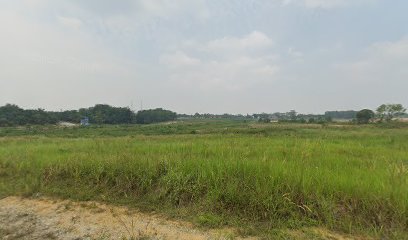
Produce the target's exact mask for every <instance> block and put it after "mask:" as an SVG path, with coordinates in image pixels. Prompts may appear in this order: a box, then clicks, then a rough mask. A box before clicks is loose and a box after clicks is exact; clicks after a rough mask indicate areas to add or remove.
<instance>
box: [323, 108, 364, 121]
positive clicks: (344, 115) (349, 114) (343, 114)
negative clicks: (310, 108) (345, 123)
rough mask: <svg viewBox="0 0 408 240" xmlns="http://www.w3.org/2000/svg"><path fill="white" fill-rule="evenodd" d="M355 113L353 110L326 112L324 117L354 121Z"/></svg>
mask: <svg viewBox="0 0 408 240" xmlns="http://www.w3.org/2000/svg"><path fill="white" fill-rule="evenodd" d="M356 114H357V112H356V111H353V110H348V111H327V112H325V113H324V115H325V116H326V117H331V118H332V119H354V118H355V117H356Z"/></svg>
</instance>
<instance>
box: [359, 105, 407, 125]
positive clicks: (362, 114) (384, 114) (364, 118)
mask: <svg viewBox="0 0 408 240" xmlns="http://www.w3.org/2000/svg"><path fill="white" fill-rule="evenodd" d="M406 111H407V109H406V108H405V107H404V106H402V104H382V105H380V106H379V107H378V108H377V109H376V110H375V112H374V111H373V110H371V109H363V110H361V111H359V112H358V113H357V115H356V119H355V120H356V122H357V123H359V124H367V123H370V122H374V121H376V122H391V121H392V120H394V119H395V118H398V117H402V116H405V115H406Z"/></svg>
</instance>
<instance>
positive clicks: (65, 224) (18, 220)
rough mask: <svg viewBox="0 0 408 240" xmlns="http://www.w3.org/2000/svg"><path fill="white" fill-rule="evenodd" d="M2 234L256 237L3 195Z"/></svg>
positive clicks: (88, 205)
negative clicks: (4, 196)
mask: <svg viewBox="0 0 408 240" xmlns="http://www.w3.org/2000/svg"><path fill="white" fill-rule="evenodd" d="M287 234H288V235H287V237H284V239H330V240H348V239H370V238H365V237H356V236H353V237H351V236H344V235H342V234H337V233H333V232H331V231H328V230H325V229H321V228H309V229H303V230H292V231H288V232H287ZM0 239H2V240H3V239H4V240H11V239H13V240H16V239H27V240H40V239H41V240H50V239H68V240H81V239H89V240H92V239H95V240H108V239H121V240H142V239H144V240H147V239H166V240H171V239H177V240H179V239H180V240H183V239H185V240H198V239H203V240H204V239H220V240H221V239H257V238H255V237H251V238H242V237H239V235H238V234H236V233H235V231H234V230H233V229H222V230H210V231H204V230H200V229H197V228H195V227H194V226H193V225H192V224H191V223H187V222H182V221H172V220H168V219H166V218H164V217H163V216H160V215H154V214H145V213H141V212H138V211H135V210H129V209H128V208H126V207H118V206H112V205H106V204H101V203H97V202H73V201H69V200H56V199H50V198H34V199H33V198H20V197H7V198H4V199H0Z"/></svg>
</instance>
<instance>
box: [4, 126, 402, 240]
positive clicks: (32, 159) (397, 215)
mask: <svg viewBox="0 0 408 240" xmlns="http://www.w3.org/2000/svg"><path fill="white" fill-rule="evenodd" d="M0 136H1V138H0V197H6V196H12V195H21V196H37V195H39V194H41V195H45V196H52V197H59V198H69V199H73V200H94V201H102V202H105V203H114V204H120V205H126V206H130V207H137V208H138V209H140V210H143V211H156V212H160V213H162V214H165V215H167V216H171V217H173V218H181V219H184V220H187V221H190V222H193V223H194V224H196V225H198V226H201V227H208V228H215V227H216V228H218V227H221V228H225V227H234V228H237V229H239V234H240V235H242V236H245V235H256V236H261V237H270V238H278V237H281V238H286V237H287V235H285V232H287V230H288V229H290V230H292V231H296V230H297V229H303V228H305V227H306V228H312V227H323V228H326V229H330V230H332V231H336V232H339V233H342V234H347V235H353V236H366V237H367V238H369V237H372V238H387V239H407V238H408V187H407V186H408V125H406V124H405V125H404V124H397V125H393V126H389V125H369V126H355V125H347V124H337V125H298V124H274V123H273V124H258V123H253V122H244V121H241V122H238V121H235V122H234V121H193V122H177V123H172V124H157V125H148V126H139V125H134V126H131V125H129V126H101V127H95V126H93V127H89V128H61V127H54V126H47V127H32V128H27V127H20V128H2V129H0Z"/></svg>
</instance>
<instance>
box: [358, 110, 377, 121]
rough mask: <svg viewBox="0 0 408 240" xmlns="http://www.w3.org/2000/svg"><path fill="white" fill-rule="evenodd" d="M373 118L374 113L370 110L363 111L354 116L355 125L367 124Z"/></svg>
mask: <svg viewBox="0 0 408 240" xmlns="http://www.w3.org/2000/svg"><path fill="white" fill-rule="evenodd" d="M374 117H375V113H374V112H373V111H372V110H370V109H363V110H361V111H359V112H357V114H356V118H357V123H359V124H367V123H369V122H370V120H372V119H373V118H374Z"/></svg>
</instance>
